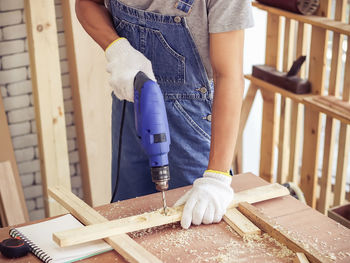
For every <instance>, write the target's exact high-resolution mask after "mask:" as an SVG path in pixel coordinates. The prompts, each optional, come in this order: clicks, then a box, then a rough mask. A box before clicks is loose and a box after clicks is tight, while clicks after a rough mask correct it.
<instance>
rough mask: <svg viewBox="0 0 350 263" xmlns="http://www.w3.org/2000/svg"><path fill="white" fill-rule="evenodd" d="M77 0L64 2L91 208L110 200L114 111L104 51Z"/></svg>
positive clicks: (86, 192)
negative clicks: (88, 30)
mask: <svg viewBox="0 0 350 263" xmlns="http://www.w3.org/2000/svg"><path fill="white" fill-rule="evenodd" d="M74 4H75V0H67V1H62V8H63V19H64V28H65V37H66V43H67V53H68V63H69V71H70V81H71V86H72V96H73V101H74V120H75V126H76V129H77V142H78V148H79V164H80V167H81V176H82V183H83V190H84V199H85V201H86V202H87V203H88V204H89V205H92V206H98V205H102V204H106V203H109V201H110V199H111V168H110V167H111V108H112V99H111V91H112V89H111V88H110V86H109V85H108V81H107V77H108V75H107V72H106V60H105V56H104V52H103V50H102V49H101V48H100V47H99V46H98V45H97V44H96V43H95V42H94V41H93V40H92V38H90V36H89V35H88V34H87V33H86V32H85V30H84V29H83V28H82V26H81V25H80V23H79V21H78V20H77V18H76V14H75V8H74Z"/></svg>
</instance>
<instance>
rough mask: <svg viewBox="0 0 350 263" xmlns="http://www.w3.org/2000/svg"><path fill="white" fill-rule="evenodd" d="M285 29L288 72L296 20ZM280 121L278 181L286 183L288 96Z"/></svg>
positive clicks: (286, 22)
mask: <svg viewBox="0 0 350 263" xmlns="http://www.w3.org/2000/svg"><path fill="white" fill-rule="evenodd" d="M284 28H285V30H284V48H283V71H284V72H287V71H288V70H289V68H290V66H291V65H292V63H293V53H294V40H295V21H293V20H291V19H289V18H286V21H285V27H284ZM280 107H281V108H280V109H281V110H280V123H279V139H278V159H277V160H278V162H277V182H278V183H285V182H286V181H287V176H288V170H289V155H290V149H289V145H290V129H289V127H290V117H291V102H290V100H289V99H288V98H285V97H283V96H282V97H281V105H280Z"/></svg>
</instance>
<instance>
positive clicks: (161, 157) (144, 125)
mask: <svg viewBox="0 0 350 263" xmlns="http://www.w3.org/2000/svg"><path fill="white" fill-rule="evenodd" d="M134 111H135V126H136V131H137V135H138V136H139V137H140V139H141V144H142V146H143V148H144V150H145V152H146V154H147V155H148V157H149V164H150V167H151V175H152V181H153V182H154V183H155V184H156V188H157V190H158V191H164V190H167V189H168V181H169V180H170V173H169V160H168V153H169V148H170V133H169V125H168V118H167V115H166V110H165V104H164V98H163V94H162V92H161V90H160V87H159V85H158V84H157V83H156V82H154V81H152V80H151V79H149V78H148V77H147V76H146V75H145V74H144V73H143V72H139V73H138V74H137V75H136V77H135V81H134Z"/></svg>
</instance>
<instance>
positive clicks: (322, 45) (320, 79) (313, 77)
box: [300, 0, 331, 207]
mask: <svg viewBox="0 0 350 263" xmlns="http://www.w3.org/2000/svg"><path fill="white" fill-rule="evenodd" d="M320 2H321V6H320V8H319V10H318V15H321V16H326V17H328V16H329V14H330V2H331V1H329V0H321V1H320ZM327 45H328V33H327V31H326V30H325V29H323V28H320V27H317V26H313V27H312V34H311V46H312V49H311V52H310V67H309V80H310V82H311V85H312V89H311V92H312V93H313V94H315V95H322V94H323V91H324V84H325V70H326V51H327ZM320 129H321V122H320V113H319V112H318V111H314V110H312V109H311V108H310V107H308V106H305V116H304V144H303V161H302V169H301V184H300V186H301V189H302V191H303V192H304V194H305V199H306V202H307V203H308V205H310V206H311V207H315V206H316V187H317V178H318V177H317V168H318V153H319V142H320Z"/></svg>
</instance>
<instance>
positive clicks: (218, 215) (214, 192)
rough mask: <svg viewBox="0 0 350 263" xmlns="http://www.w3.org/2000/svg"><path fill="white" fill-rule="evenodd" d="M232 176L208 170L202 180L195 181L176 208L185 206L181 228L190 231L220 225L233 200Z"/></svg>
mask: <svg viewBox="0 0 350 263" xmlns="http://www.w3.org/2000/svg"><path fill="white" fill-rule="evenodd" d="M231 181H232V178H231V175H229V174H228V173H223V172H217V171H212V170H207V171H205V172H204V175H203V177H202V178H198V179H196V180H195V181H194V183H193V187H192V189H191V190H190V191H188V192H187V193H186V194H185V195H183V196H182V197H181V198H180V199H179V200H177V202H176V203H175V205H174V206H179V205H183V204H185V203H186V204H185V207H184V210H183V214H182V218H181V226H182V227H183V228H184V229H188V228H189V227H190V225H191V222H192V223H193V224H194V225H200V224H201V223H202V222H203V223H204V224H211V223H218V222H220V221H221V219H222V216H223V215H224V214H225V213H226V209H227V207H228V205H229V204H230V203H231V202H232V200H233V189H232V188H231V186H230V185H231Z"/></svg>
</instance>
